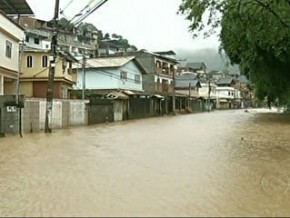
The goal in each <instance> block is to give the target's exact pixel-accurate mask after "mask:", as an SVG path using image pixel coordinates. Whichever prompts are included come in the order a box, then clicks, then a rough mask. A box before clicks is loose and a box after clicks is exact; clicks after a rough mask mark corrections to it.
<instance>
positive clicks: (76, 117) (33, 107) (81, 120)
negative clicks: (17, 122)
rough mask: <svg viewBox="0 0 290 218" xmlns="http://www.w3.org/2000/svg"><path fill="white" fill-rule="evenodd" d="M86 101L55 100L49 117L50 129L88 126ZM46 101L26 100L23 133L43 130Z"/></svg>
mask: <svg viewBox="0 0 290 218" xmlns="http://www.w3.org/2000/svg"><path fill="white" fill-rule="evenodd" d="M87 103H88V101H86V100H85V101H82V100H65V99H55V100H54V101H53V109H52V115H51V128H52V129H60V128H66V127H70V126H81V125H87V124H88V111H87V107H86V104H87ZM45 111H46V100H45V99H41V98H28V99H26V100H25V106H24V109H23V132H38V131H42V130H44V125H45Z"/></svg>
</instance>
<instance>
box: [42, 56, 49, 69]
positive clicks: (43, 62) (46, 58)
mask: <svg viewBox="0 0 290 218" xmlns="http://www.w3.org/2000/svg"><path fill="white" fill-rule="evenodd" d="M47 66H48V57H47V56H46V55H44V56H42V67H43V68H44V67H47Z"/></svg>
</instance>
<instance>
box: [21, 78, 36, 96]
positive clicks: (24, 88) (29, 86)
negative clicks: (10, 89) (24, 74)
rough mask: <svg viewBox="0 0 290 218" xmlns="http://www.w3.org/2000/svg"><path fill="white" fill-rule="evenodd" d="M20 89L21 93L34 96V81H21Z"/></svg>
mask: <svg viewBox="0 0 290 218" xmlns="http://www.w3.org/2000/svg"><path fill="white" fill-rule="evenodd" d="M19 91H20V94H21V95H25V96H27V97H31V96H33V82H21V83H20V86H19Z"/></svg>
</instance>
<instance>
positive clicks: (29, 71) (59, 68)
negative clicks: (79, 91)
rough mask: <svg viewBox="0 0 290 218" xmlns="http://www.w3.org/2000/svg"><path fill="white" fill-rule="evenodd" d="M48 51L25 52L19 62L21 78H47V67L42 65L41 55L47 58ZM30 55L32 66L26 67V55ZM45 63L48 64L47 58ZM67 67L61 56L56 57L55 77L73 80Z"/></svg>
mask: <svg viewBox="0 0 290 218" xmlns="http://www.w3.org/2000/svg"><path fill="white" fill-rule="evenodd" d="M49 55H50V53H49V52H25V53H24V54H23V56H22V61H21V62H22V64H21V72H22V73H23V74H22V75H21V78H23V79H24V78H32V79H34V78H35V79H37V78H48V74H49V67H42V57H43V56H47V57H48V59H49ZM28 56H32V58H33V63H32V67H31V68H29V67H27V57H28ZM64 63H67V64H65V66H66V67H65V69H63V66H64ZM47 65H48V66H49V60H48V63H47ZM68 69H69V63H68V62H66V61H65V60H64V59H63V58H61V57H57V59H56V68H55V74H54V75H55V77H58V78H64V79H67V80H69V81H71V82H75V81H73V78H72V74H71V73H69V72H68Z"/></svg>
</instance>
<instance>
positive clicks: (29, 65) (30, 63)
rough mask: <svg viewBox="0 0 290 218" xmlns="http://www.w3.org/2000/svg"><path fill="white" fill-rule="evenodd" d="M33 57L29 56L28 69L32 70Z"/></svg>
mask: <svg viewBox="0 0 290 218" xmlns="http://www.w3.org/2000/svg"><path fill="white" fill-rule="evenodd" d="M32 61H33V59H32V56H27V67H28V68H31V67H32Z"/></svg>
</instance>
